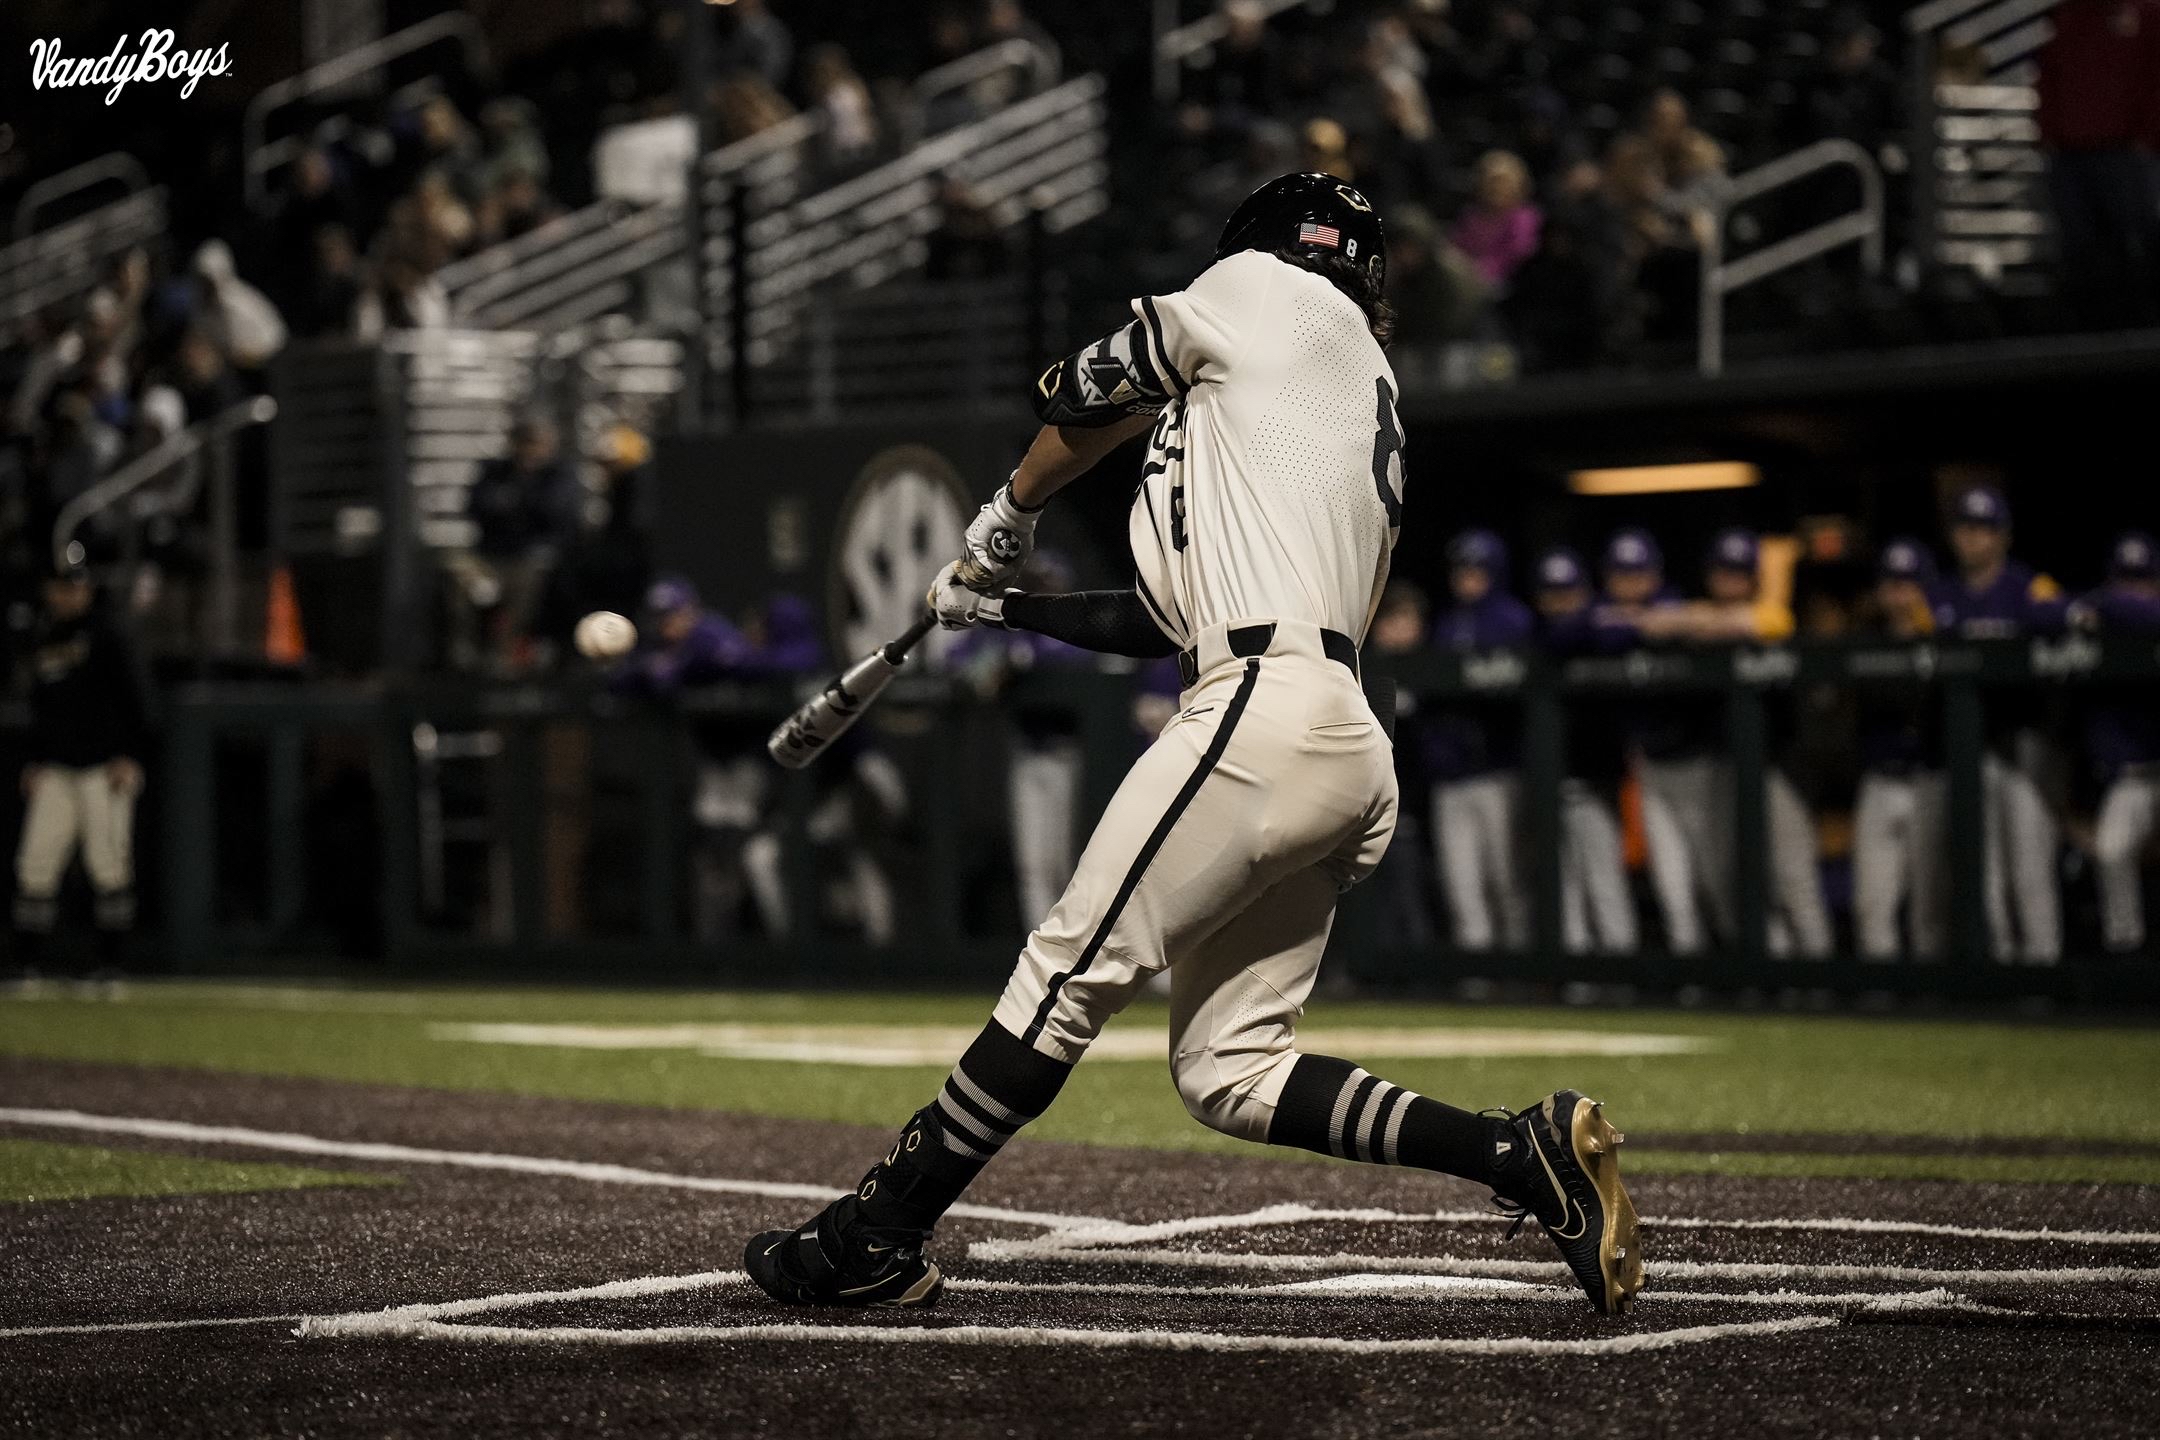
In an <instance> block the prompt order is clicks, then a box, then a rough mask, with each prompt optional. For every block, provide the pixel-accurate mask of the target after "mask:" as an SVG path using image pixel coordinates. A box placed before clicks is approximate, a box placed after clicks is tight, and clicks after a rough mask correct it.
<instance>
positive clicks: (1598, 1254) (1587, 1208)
mask: <svg viewBox="0 0 2160 1440" xmlns="http://www.w3.org/2000/svg"><path fill="white" fill-rule="evenodd" d="M1508 1123H1509V1124H1511V1125H1512V1126H1513V1127H1514V1129H1515V1134H1516V1136H1517V1138H1518V1140H1519V1141H1520V1142H1521V1144H1522V1147H1523V1152H1524V1153H1522V1154H1521V1155H1519V1156H1518V1158H1517V1161H1516V1165H1517V1167H1519V1168H1517V1169H1516V1174H1517V1176H1519V1179H1518V1180H1517V1181H1516V1182H1515V1183H1514V1184H1512V1185H1511V1186H1510V1189H1511V1190H1513V1192H1514V1193H1511V1194H1495V1195H1494V1196H1493V1199H1495V1200H1496V1201H1498V1202H1499V1203H1500V1208H1501V1209H1502V1210H1503V1211H1504V1212H1505V1213H1507V1214H1510V1215H1513V1216H1514V1217H1515V1224H1514V1226H1513V1228H1511V1229H1510V1230H1509V1231H1508V1238H1509V1239H1511V1240H1512V1239H1514V1238H1515V1235H1516V1232H1517V1231H1519V1230H1521V1229H1522V1227H1523V1222H1524V1221H1526V1220H1529V1219H1531V1218H1533V1217H1535V1218H1536V1220H1537V1222H1538V1224H1540V1225H1542V1226H1543V1227H1544V1228H1545V1233H1546V1234H1547V1235H1548V1236H1550V1237H1551V1238H1552V1242H1553V1244H1555V1245H1557V1246H1559V1247H1560V1255H1561V1258H1563V1259H1564V1260H1566V1261H1567V1263H1568V1268H1569V1269H1570V1270H1573V1271H1574V1272H1575V1279H1576V1281H1577V1282H1578V1283H1579V1284H1581V1286H1582V1288H1583V1293H1584V1294H1586V1295H1588V1296H1589V1297H1590V1303H1591V1304H1592V1305H1595V1306H1597V1308H1598V1309H1599V1310H1600V1311H1601V1312H1603V1313H1604V1314H1607V1315H1621V1314H1625V1313H1626V1312H1627V1311H1628V1310H1629V1309H1630V1308H1631V1307H1632V1306H1633V1305H1634V1303H1635V1297H1636V1295H1637V1294H1639V1293H1640V1292H1641V1290H1642V1288H1643V1262H1642V1239H1641V1236H1640V1235H1639V1234H1638V1233H1637V1227H1636V1222H1635V1205H1634V1202H1632V1201H1631V1200H1629V1199H1628V1193H1627V1187H1626V1186H1624V1185H1622V1184H1621V1183H1620V1157H1619V1156H1618V1155H1617V1154H1615V1153H1614V1152H1615V1151H1616V1150H1618V1149H1619V1147H1620V1145H1621V1143H1622V1142H1623V1141H1624V1140H1626V1138H1627V1137H1626V1136H1624V1135H1622V1134H1621V1133H1620V1132H1619V1131H1618V1130H1615V1129H1613V1127H1612V1122H1611V1121H1609V1120H1607V1119H1606V1118H1605V1107H1604V1106H1602V1105H1600V1104H1599V1103H1598V1102H1597V1101H1595V1100H1592V1099H1589V1098H1588V1097H1586V1096H1584V1095H1582V1094H1581V1093H1579V1092H1577V1091H1574V1090H1562V1091H1559V1092H1558V1093H1557V1094H1553V1095H1548V1096H1546V1097H1545V1099H1544V1100H1542V1101H1540V1102H1539V1103H1538V1104H1536V1105H1533V1106H1531V1107H1530V1108H1529V1109H1528V1110H1524V1111H1522V1112H1521V1113H1520V1114H1516V1115H1511V1116H1509V1117H1508Z"/></svg>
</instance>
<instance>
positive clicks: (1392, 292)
mask: <svg viewBox="0 0 2160 1440" xmlns="http://www.w3.org/2000/svg"><path fill="white" fill-rule="evenodd" d="M1491 299H1492V294H1491V291H1490V290H1489V289H1488V288H1487V286H1486V283H1485V279H1484V277H1483V276H1482V275H1480V274H1479V273H1478V268H1477V266H1476V264H1475V263H1473V262H1472V260H1471V259H1470V257H1469V256H1467V255H1465V254H1463V253H1462V251H1460V250H1458V249H1456V248H1455V246H1454V244H1453V243H1452V242H1450V241H1449V240H1448V238H1447V237H1446V236H1445V235H1443V234H1441V232H1440V223H1439V222H1438V221H1437V220H1435V219H1433V217H1432V215H1431V213H1430V212H1428V211H1426V210H1425V209H1423V208H1422V207H1420V206H1417V205H1404V206H1400V207H1398V208H1397V209H1395V210H1393V211H1392V212H1391V213H1390V214H1389V216H1388V303H1389V304H1391V305H1393V306H1394V307H1395V342H1396V344H1398V345H1402V346H1419V345H1439V344H1445V343H1447V342H1448V341H1454V340H1471V339H1475V338H1477V337H1478V335H1479V334H1480V332H1481V331H1482V330H1483V329H1484V325H1485V319H1486V316H1487V314H1488V309H1489V306H1490V303H1491Z"/></svg>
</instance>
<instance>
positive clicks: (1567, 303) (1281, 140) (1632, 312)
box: [1158, 0, 1899, 369]
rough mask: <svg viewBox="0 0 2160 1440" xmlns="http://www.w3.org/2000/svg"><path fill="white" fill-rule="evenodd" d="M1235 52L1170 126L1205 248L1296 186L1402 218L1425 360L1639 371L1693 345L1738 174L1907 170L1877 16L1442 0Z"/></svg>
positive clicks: (1186, 245)
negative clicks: (1479, 350)
mask: <svg viewBox="0 0 2160 1440" xmlns="http://www.w3.org/2000/svg"><path fill="white" fill-rule="evenodd" d="M1222 14H1223V16H1224V17H1225V19H1226V21H1227V23H1228V35H1227V38H1225V39H1224V40H1223V41H1222V42H1221V43H1220V44H1219V45H1218V46H1217V47H1216V48H1215V50H1214V52H1213V54H1212V57H1211V59H1210V61H1209V63H1207V64H1205V65H1204V66H1201V67H1198V68H1195V69H1194V70H1192V71H1191V72H1190V74H1189V76H1188V78H1187V82H1186V87H1185V92H1184V96H1183V99H1182V102H1181V103H1180V105H1179V106H1178V108H1177V109H1176V111H1175V113H1174V116H1173V117H1171V118H1172V123H1171V131H1172V140H1173V143H1174V145H1175V147H1176V149H1175V155H1174V158H1175V163H1176V164H1177V166H1178V167H1179V168H1180V170H1181V171H1182V172H1183V173H1184V174H1185V175H1186V176H1188V177H1189V180H1188V181H1187V183H1185V184H1183V185H1181V186H1179V187H1175V191H1173V190H1172V189H1171V187H1165V190H1164V191H1163V192H1158V193H1176V192H1182V193H1183V194H1185V195H1186V196H1188V197H1190V203H1189V204H1187V205H1186V206H1184V207H1182V208H1181V209H1180V210H1179V211H1178V212H1177V213H1176V215H1175V217H1174V218H1173V220H1172V224H1171V230H1172V235H1171V238H1172V240H1173V241H1174V242H1175V243H1177V244H1178V245H1179V247H1180V248H1181V251H1182V252H1183V253H1186V254H1190V253H1191V252H1192V251H1194V250H1195V249H1197V248H1198V247H1200V246H1201V245H1204V244H1205V243H1206V242H1207V241H1210V240H1212V238H1213V232H1212V230H1211V229H1210V228H1209V227H1210V226H1211V225H1213V224H1214V223H1217V222H1218V221H1219V218H1220V216H1221V215H1223V214H1225V213H1227V212H1228V209H1229V206H1230V204H1231V203H1233V200H1234V197H1236V196H1238V195H1241V194H1242V193H1244V191H1246V190H1248V189H1250V188H1251V187H1252V185H1254V184H1255V183H1257V182H1258V181H1259V180H1260V179H1264V178H1266V177H1269V176H1272V175H1275V174H1279V173H1281V172H1283V171H1285V170H1289V169H1304V170H1318V171H1324V172H1326V173H1328V174H1332V175H1337V176H1340V177H1342V178H1343V179H1345V180H1350V181H1353V182H1355V183H1356V184H1357V185H1358V186H1359V187H1360V188H1362V189H1363V190H1364V191H1365V192H1366V193H1367V194H1368V195H1371V196H1372V197H1373V198H1374V200H1375V201H1376V202H1377V203H1378V204H1379V205H1380V207H1381V208H1382V210H1383V211H1384V213H1385V214H1386V215H1387V217H1388V226H1389V245H1390V251H1391V254H1390V283H1389V298H1390V299H1391V300H1392V301H1393V302H1394V305H1395V307H1396V309H1397V311H1398V317H1399V329H1398V335H1399V336H1400V338H1401V340H1402V341H1403V343H1405V344H1407V345H1432V344H1438V343H1443V342H1447V341H1505V342H1508V343H1511V344H1513V345H1514V346H1515V347H1516V348H1517V349H1518V351H1519V352H1520V353H1521V355H1522V357H1523V363H1524V364H1525V365H1526V366H1528V367H1529V368H1533V369H1535V368H1552V367H1556V366H1569V367H1578V366H1581V365H1584V364H1597V363H1609V362H1614V361H1622V360H1627V359H1630V358H1639V357H1641V356H1643V355H1644V354H1646V353H1649V352H1651V351H1654V349H1655V347H1656V346H1657V345H1659V344H1661V343H1667V342H1678V341H1682V340H1685V339H1687V338H1688V337H1689V336H1690V335H1691V334H1692V331H1691V326H1692V325H1693V322H1694V315H1695V303H1696V291H1697V286H1698V255H1699V251H1700V247H1701V245H1702V243H1703V240H1704V237H1705V227H1706V226H1707V225H1708V224H1709V221H1708V217H1707V213H1706V212H1707V209H1708V207H1709V206H1710V205H1711V204H1712V203H1713V202H1714V201H1715V200H1716V198H1717V197H1718V195H1719V192H1720V189H1721V187H1722V186H1723V184H1724V182H1725V179H1726V177H1727V176H1728V174H1730V173H1733V172H1735V171H1737V170H1739V169H1744V168H1746V167H1747V166H1749V165H1753V164H1756V163H1759V162H1761V161H1763V160H1766V159H1769V158H1772V157H1773V156H1775V155H1777V154H1780V153H1783V152H1785V151H1787V150H1790V149H1792V148H1795V147H1797V146H1799V145H1803V144H1806V143H1808V142H1810V141H1813V140H1819V139H1827V138H1833V137H1834V138H1841V139H1847V140H1852V141H1855V142H1857V143H1859V144H1861V145H1862V146H1864V147H1865V148H1867V149H1868V150H1869V151H1870V152H1875V153H1884V154H1888V155H1891V156H1892V157H1893V158H1894V152H1895V147H1896V143H1897V138H1898V137H1897V131H1896V126H1897V102H1898V98H1899V89H1898V77H1897V72H1896V70H1895V69H1894V67H1893V66H1892V65H1891V64H1890V63H1889V62H1888V61H1887V60H1886V59H1885V58H1884V56H1883V54H1882V36H1881V34H1880V32H1879V31H1878V30H1877V28H1876V25H1875V23H1874V21H1873V20H1872V19H1871V17H1870V14H1869V12H1868V11H1867V10H1866V9H1863V8H1859V7H1850V8H1845V9H1838V10H1832V9H1831V8H1830V7H1828V6H1827V5H1825V4H1822V3H1814V4H1809V5H1803V6H1800V7H1798V8H1797V9H1795V10H1792V11H1790V12H1787V11H1786V10H1785V9H1784V8H1783V7H1769V6H1763V5H1759V4H1753V3H1747V0H1742V3H1738V4H1731V5H1709V6H1704V5H1697V4H1694V3H1692V0H1673V3H1666V4H1652V5H1639V6H1607V5H1603V4H1592V3H1575V0H1546V3H1536V0H1494V3H1481V4H1449V3H1446V0H1419V3H1412V4H1403V5H1386V6H1356V5H1353V6H1346V7H1343V8H1342V9H1341V10H1339V11H1335V12H1333V13H1332V14H1331V15H1330V16H1329V17H1328V18H1326V19H1321V20H1310V19H1302V20H1301V19H1299V18H1298V17H1297V16H1296V15H1295V14H1293V15H1290V16H1285V17H1282V18H1280V19H1273V20H1271V19H1270V18H1268V16H1267V13H1266V7H1264V6H1262V5H1260V4H1258V3H1256V0H1226V3H1225V4H1224V6H1223V9H1222Z"/></svg>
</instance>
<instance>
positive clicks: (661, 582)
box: [645, 575, 698, 615]
mask: <svg viewBox="0 0 2160 1440" xmlns="http://www.w3.org/2000/svg"><path fill="white" fill-rule="evenodd" d="M697 603H698V593H697V586H695V585H693V584H691V583H690V582H689V581H688V580H686V579H684V578H683V577H682V576H680V575H663V576H661V577H660V578H659V579H657V580H655V581H653V583H652V586H651V588H650V589H648V590H647V591H646V592H645V608H646V609H647V610H650V611H652V612H653V613H654V614H655V615H672V614H674V613H675V612H676V611H678V610H695V609H696V608H697Z"/></svg>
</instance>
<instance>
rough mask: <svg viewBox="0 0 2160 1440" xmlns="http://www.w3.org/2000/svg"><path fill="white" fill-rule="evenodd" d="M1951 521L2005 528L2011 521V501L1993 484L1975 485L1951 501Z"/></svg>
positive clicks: (1953, 522)
mask: <svg viewBox="0 0 2160 1440" xmlns="http://www.w3.org/2000/svg"><path fill="white" fill-rule="evenodd" d="M1950 523H1951V524H1953V525H1986V526H1988V527H1990V528H1991V529H1996V530H2000V529H2003V528H2005V527H2006V526H2008V525H2009V523H2010V502H2009V501H2008V500H2006V499H2004V498H2003V493H2002V491H2000V490H1997V489H1996V488H1995V487H1993V486H1992V485H1975V486H1973V487H1972V488H1971V489H1969V490H1965V491H1962V492H1960V493H1959V495H1958V497H1957V499H1956V500H1954V501H1952V502H1951V505H1950Z"/></svg>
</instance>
